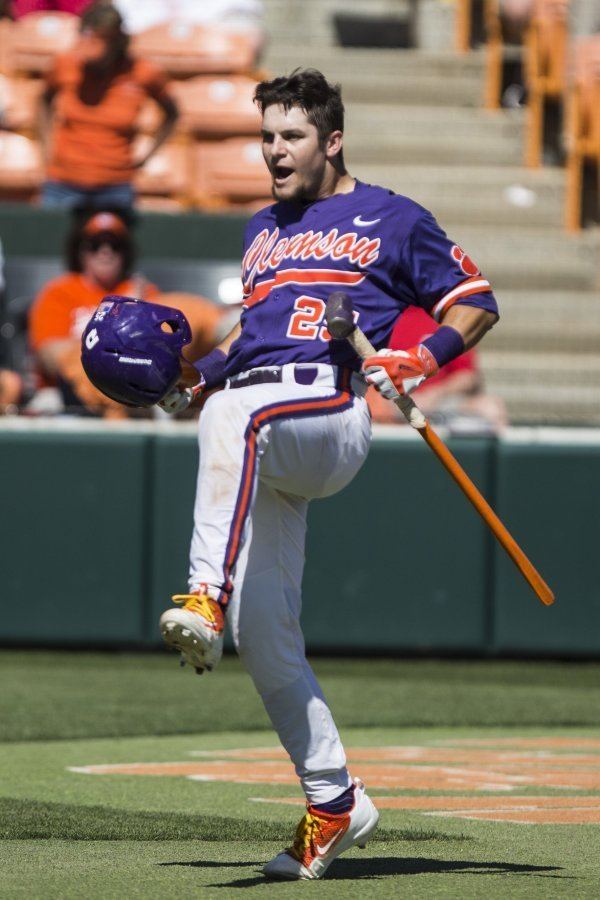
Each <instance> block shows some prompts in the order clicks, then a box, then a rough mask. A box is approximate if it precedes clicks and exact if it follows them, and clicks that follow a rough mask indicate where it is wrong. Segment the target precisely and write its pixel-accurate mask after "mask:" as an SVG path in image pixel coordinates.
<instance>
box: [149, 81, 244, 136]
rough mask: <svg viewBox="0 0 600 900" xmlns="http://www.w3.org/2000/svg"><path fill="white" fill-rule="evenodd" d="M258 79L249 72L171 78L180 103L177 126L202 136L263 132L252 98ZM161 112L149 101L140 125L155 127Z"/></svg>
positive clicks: (173, 93) (180, 129)
mask: <svg viewBox="0 0 600 900" xmlns="http://www.w3.org/2000/svg"><path fill="white" fill-rule="evenodd" d="M255 88H256V81H255V80H254V79H253V78H249V77H248V76H247V75H219V76H213V75H198V76H196V77H194V78H187V79H184V80H182V81H172V82H171V83H170V85H169V91H170V93H171V94H172V95H173V97H174V98H175V100H176V101H177V105H178V106H179V119H178V122H177V129H178V130H179V131H183V132H185V133H186V134H194V135H195V136H196V137H199V138H205V137H206V138H213V137H233V136H235V135H257V134H259V133H260V113H259V112H258V109H257V108H256V106H255V105H254V103H253V101H252V97H253V96H254V90H255ZM159 119H160V112H159V110H158V108H157V106H156V104H155V103H153V102H152V101H148V103H147V104H146V105H145V106H144V108H143V110H142V112H141V115H140V117H139V119H138V122H137V125H138V128H140V130H141V131H143V132H146V133H149V134H150V133H152V132H153V131H155V130H156V128H157V126H158V122H159Z"/></svg>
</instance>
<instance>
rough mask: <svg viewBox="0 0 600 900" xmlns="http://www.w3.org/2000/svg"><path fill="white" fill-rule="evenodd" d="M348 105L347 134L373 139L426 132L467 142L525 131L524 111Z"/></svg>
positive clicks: (452, 107) (384, 104)
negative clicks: (456, 136)
mask: <svg viewBox="0 0 600 900" xmlns="http://www.w3.org/2000/svg"><path fill="white" fill-rule="evenodd" d="M345 106H346V132H347V134H348V135H351V134H352V133H353V132H354V131H360V132H363V131H369V132H370V133H371V138H374V137H375V136H376V137H377V139H379V137H380V135H381V134H382V133H385V134H391V135H399V136H402V135H405V134H407V133H408V134H412V133H414V132H415V131H417V132H424V133H425V134H426V135H427V136H428V137H429V138H430V139H431V138H432V137H435V138H436V139H437V138H439V136H440V133H443V134H447V133H450V132H454V133H456V134H458V133H460V134H461V135H462V138H463V141H465V142H467V141H468V140H469V139H470V138H471V137H472V136H473V135H474V134H476V135H477V136H480V137H483V136H486V137H493V138H494V139H495V140H502V139H503V138H510V139H514V138H520V137H521V136H522V132H523V114H522V111H521V110H502V111H500V112H499V113H489V112H486V111H485V110H480V109H469V108H468V107H462V106H414V105H413V106H411V105H410V104H409V105H402V104H394V103H355V102H350V103H347V104H345Z"/></svg>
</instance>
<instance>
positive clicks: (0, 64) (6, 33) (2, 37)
mask: <svg viewBox="0 0 600 900" xmlns="http://www.w3.org/2000/svg"><path fill="white" fill-rule="evenodd" d="M12 28H13V23H12V22H11V20H10V19H0V72H4V73H6V72H8V71H9V69H10V53H9V49H8V48H9V46H10V36H11V34H12Z"/></svg>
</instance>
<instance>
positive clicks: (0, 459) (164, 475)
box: [0, 419, 600, 656]
mask: <svg viewBox="0 0 600 900" xmlns="http://www.w3.org/2000/svg"><path fill="white" fill-rule="evenodd" d="M449 443H450V446H451V449H452V450H453V452H454V453H455V454H456V455H457V457H458V459H459V460H460V462H461V463H462V464H463V465H464V467H465V468H466V470H467V471H468V472H469V474H470V475H471V477H472V478H473V480H474V481H475V482H476V483H477V485H478V487H479V488H480V489H481V490H482V491H483V492H484V494H485V495H486V496H487V497H488V498H490V500H491V502H492V504H493V505H494V506H495V507H496V508H497V510H498V512H499V514H500V516H501V517H502V518H503V520H504V521H505V523H506V524H507V526H508V527H509V529H511V531H512V532H513V534H514V536H515V538H516V539H517V541H519V542H520V543H521V545H522V546H523V548H524V549H525V551H526V553H528V555H530V557H531V558H532V560H533V561H534V563H535V564H536V565H537V566H538V567H539V569H540V570H541V572H542V574H543V575H544V577H545V578H546V579H547V580H548V582H549V583H550V585H551V586H552V587H553V588H554V590H555V592H556V595H557V603H556V604H555V606H553V607H551V608H545V607H543V606H542V605H541V604H540V603H539V602H538V601H537V599H536V598H535V596H534V595H533V594H532V593H531V591H530V589H529V588H528V587H527V585H526V584H525V582H524V581H523V580H522V578H521V576H520V575H519V573H518V572H517V571H516V569H515V568H514V566H513V565H512V563H511V562H510V561H509V560H508V559H507V558H506V557H505V555H504V552H503V551H502V549H501V548H500V547H498V545H496V543H495V541H494V540H493V538H492V537H491V535H490V533H489V532H488V530H487V529H486V527H485V526H484V525H483V524H482V523H481V521H480V520H479V518H478V516H477V515H476V513H475V512H474V511H473V510H472V508H471V507H470V506H469V504H468V503H467V501H466V500H465V499H464V497H463V496H462V494H461V493H460V492H459V490H458V488H456V487H455V485H454V484H453V483H452V482H451V481H450V479H449V476H447V474H446V473H445V471H444V470H443V469H442V468H441V466H440V465H439V463H437V461H436V460H435V458H434V457H433V456H432V454H431V453H430V451H429V450H428V449H427V448H426V447H425V445H424V444H423V443H422V442H421V441H420V439H419V438H418V437H417V436H416V435H413V434H412V433H411V432H408V430H407V431H404V430H403V429H397V428H395V427H391V428H390V427H384V426H379V427H377V428H376V436H375V440H374V444H373V448H372V451H371V454H370V456H369V459H368V461H367V463H366V464H365V466H364V468H363V470H362V471H361V472H360V473H359V475H358V477H357V478H356V479H355V481H354V482H353V484H352V485H351V486H350V487H349V488H347V489H346V490H345V491H343V492H342V493H341V494H339V495H338V496H337V497H334V498H330V499H328V500H326V501H319V502H315V503H313V504H312V505H311V509H310V513H309V516H310V521H309V532H308V548H307V556H308V564H307V570H306V574H305V581H304V588H305V589H304V597H305V600H304V612H303V625H304V629H305V634H306V639H307V645H308V647H309V649H310V650H347V651H351V652H352V651H357V650H360V651H364V650H378V651H380V652H387V653H401V652H430V653H447V652H453V653H469V654H476V655H495V654H523V655H567V656H571V655H573V656H577V655H580V656H598V655H600V592H599V590H598V584H597V581H598V579H597V571H598V565H597V549H596V548H597V542H598V523H599V522H600V492H599V491H598V490H597V488H596V486H597V485H598V483H599V482H600V438H599V436H598V434H597V433H596V432H592V431H589V432H585V431H581V430H580V431H575V430H571V431H564V430H562V431H555V432H553V431H552V430H550V429H521V430H512V431H511V433H510V434H509V436H507V437H506V438H505V439H503V440H500V441H495V440H493V439H489V438H471V439H466V438H464V439H453V440H451V441H450V442H449ZM196 461H197V448H196V439H195V427H194V425H193V423H190V424H183V423H180V424H175V425H174V424H173V423H170V422H166V423H133V424H125V425H123V426H117V425H112V426H111V425H109V424H108V423H105V422H94V421H90V422H89V423H84V422H81V421H80V422H76V421H74V422H62V423H58V422H57V423H48V422H43V421H37V422H26V421H24V420H22V419H21V420H12V421H11V420H5V421H4V422H2V423H1V424H0V471H2V473H3V478H2V481H3V491H2V493H3V515H2V517H1V519H0V522H1V524H0V540H1V545H2V548H3V552H2V559H1V564H0V565H1V577H0V584H1V591H2V610H3V614H2V617H1V619H0V641H1V642H2V643H4V644H21V645H26V644H31V645H34V644H35V645H50V646H52V645H55V646H58V645H69V644H70V645H77V646H82V645H89V646H107V647H111V646H147V647H153V646H158V645H159V644H160V638H159V634H158V629H157V621H158V617H159V614H160V612H161V611H162V609H163V608H164V607H165V604H166V603H168V599H169V596H170V594H172V593H176V592H181V591H184V590H185V588H186V574H187V552H188V545H189V539H190V533H191V524H192V505H193V493H194V484H195V477H196Z"/></svg>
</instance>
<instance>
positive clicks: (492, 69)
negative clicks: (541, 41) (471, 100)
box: [459, 0, 536, 110]
mask: <svg viewBox="0 0 600 900" xmlns="http://www.w3.org/2000/svg"><path fill="white" fill-rule="evenodd" d="M459 2H466V0H459ZM470 2H471V3H473V2H474V0H470ZM535 2H536V0H519V2H518V3H517V4H516V6H517V9H514V10H512V15H511V14H506V11H505V14H504V15H503V14H502V6H501V0H483V24H484V31H485V35H486V46H485V88H484V105H485V108H486V109H491V110H494V109H499V108H500V105H501V100H502V91H503V87H504V85H503V80H504V70H505V65H506V64H507V63H520V62H521V60H522V58H523V44H524V41H525V36H526V22H527V20H528V15H529V13H528V9H529V7H531V10H533V6H534V4H535ZM471 15H472V11H471Z"/></svg>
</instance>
